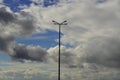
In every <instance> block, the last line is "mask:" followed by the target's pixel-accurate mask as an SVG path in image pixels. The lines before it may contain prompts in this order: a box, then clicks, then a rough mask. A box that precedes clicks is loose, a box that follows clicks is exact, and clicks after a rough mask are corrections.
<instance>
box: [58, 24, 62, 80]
mask: <svg viewBox="0 0 120 80" xmlns="http://www.w3.org/2000/svg"><path fill="white" fill-rule="evenodd" d="M60 34H61V24H59V57H58V62H59V63H58V68H59V69H58V80H60V46H61V45H60V43H61V42H60V40H61V36H60Z"/></svg>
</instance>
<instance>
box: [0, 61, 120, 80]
mask: <svg viewBox="0 0 120 80" xmlns="http://www.w3.org/2000/svg"><path fill="white" fill-rule="evenodd" d="M1 64H2V65H4V67H1V66H0V68H1V70H0V79H1V80H33V79H34V80H39V79H42V80H56V79H57V77H58V76H57V75H58V74H57V73H58V70H57V65H56V64H43V63H41V64H39V63H26V64H23V63H18V62H9V63H6V62H4V63H1ZM84 66H85V67H84V68H80V69H79V68H76V69H71V68H63V67H61V79H62V80H99V79H102V80H119V79H120V76H119V74H120V71H119V70H116V69H111V68H106V67H100V66H96V67H97V68H91V66H94V65H93V64H91V65H90V64H84Z"/></svg>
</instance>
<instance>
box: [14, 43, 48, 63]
mask: <svg viewBox="0 0 120 80" xmlns="http://www.w3.org/2000/svg"><path fill="white" fill-rule="evenodd" d="M46 55H47V52H46V51H45V50H44V49H42V48H41V47H40V46H25V45H22V44H19V45H16V47H15V48H14V55H12V58H13V59H14V60H18V61H24V59H26V60H33V61H41V62H43V61H45V60H46V59H45V56H46Z"/></svg>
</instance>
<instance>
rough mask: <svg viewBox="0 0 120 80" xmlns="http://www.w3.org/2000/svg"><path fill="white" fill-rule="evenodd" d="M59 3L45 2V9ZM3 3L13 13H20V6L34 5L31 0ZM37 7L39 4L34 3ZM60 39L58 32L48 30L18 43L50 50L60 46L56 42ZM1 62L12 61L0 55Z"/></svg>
mask: <svg viewBox="0 0 120 80" xmlns="http://www.w3.org/2000/svg"><path fill="white" fill-rule="evenodd" d="M58 2H59V0H50V1H49V0H45V1H44V7H48V6H51V5H55V4H57V3H58ZM3 3H4V4H5V5H6V6H8V7H10V9H11V10H12V11H13V12H19V11H20V10H21V8H20V7H19V6H20V5H27V6H30V4H31V3H32V1H31V0H3ZM34 4H36V5H37V3H34ZM56 39H58V32H56V31H51V30H46V32H45V33H36V34H31V35H30V37H27V38H23V37H19V38H17V39H16V42H17V43H22V44H25V45H34V46H37V45H40V46H41V47H43V48H45V49H48V48H50V47H54V46H56V45H57V44H58V42H57V41H56ZM0 60H2V61H3V60H5V61H6V60H7V61H9V60H10V57H9V56H8V55H7V54H3V53H1V54H0Z"/></svg>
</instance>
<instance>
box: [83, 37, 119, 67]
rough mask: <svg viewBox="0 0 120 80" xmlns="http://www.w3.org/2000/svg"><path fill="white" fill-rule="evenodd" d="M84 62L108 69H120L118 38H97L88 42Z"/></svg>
mask: <svg viewBox="0 0 120 80" xmlns="http://www.w3.org/2000/svg"><path fill="white" fill-rule="evenodd" d="M89 42H90V43H88V46H87V48H86V49H85V50H86V51H85V52H86V56H84V57H85V60H86V62H89V63H96V64H102V65H104V66H108V67H116V68H120V63H119V61H120V58H119V57H120V52H119V50H120V49H119V48H120V38H118V37H115V36H114V37H97V38H93V39H91V40H90V41H89Z"/></svg>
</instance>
